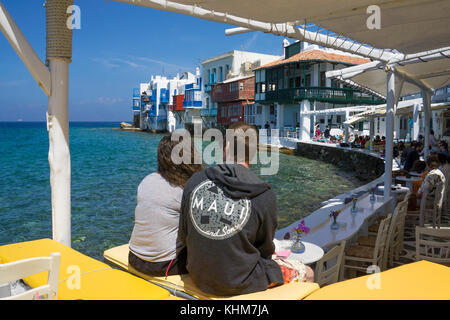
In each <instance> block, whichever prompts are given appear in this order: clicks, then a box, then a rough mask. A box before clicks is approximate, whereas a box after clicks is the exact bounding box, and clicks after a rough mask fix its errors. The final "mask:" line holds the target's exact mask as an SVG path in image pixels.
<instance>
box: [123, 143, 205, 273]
mask: <svg viewBox="0 0 450 320" xmlns="http://www.w3.org/2000/svg"><path fill="white" fill-rule="evenodd" d="M177 144H178V141H172V140H171V136H165V137H164V138H162V139H161V141H160V143H159V146H158V171H157V172H154V173H151V174H149V175H148V176H146V177H145V178H144V180H142V182H141V183H140V184H139V187H138V193H137V206H136V209H135V222H134V228H133V232H132V234H131V239H130V243H129V247H130V253H129V257H128V260H129V264H130V265H131V266H132V267H134V268H135V269H136V270H138V271H140V272H142V273H145V274H148V275H152V276H164V275H174V274H183V273H187V271H186V249H185V247H184V245H183V243H182V242H181V241H180V240H179V237H178V226H179V215H180V206H181V197H182V195H183V187H184V185H185V184H186V181H187V180H188V179H189V178H190V177H191V176H192V174H194V173H195V172H197V171H200V170H201V169H202V167H201V165H196V164H183V163H181V164H179V165H175V164H174V163H173V162H172V159H171V153H172V149H173V148H174V146H176V145H177ZM194 151H195V150H194V147H193V144H192V151H191V156H192V160H193V159H194ZM193 162H194V161H191V163H193Z"/></svg>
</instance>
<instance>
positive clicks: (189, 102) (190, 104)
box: [183, 100, 202, 108]
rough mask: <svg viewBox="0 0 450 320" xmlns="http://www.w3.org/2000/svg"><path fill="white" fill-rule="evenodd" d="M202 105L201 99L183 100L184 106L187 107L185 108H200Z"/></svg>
mask: <svg viewBox="0 0 450 320" xmlns="http://www.w3.org/2000/svg"><path fill="white" fill-rule="evenodd" d="M201 106H202V102H201V101H197V100H184V101H183V107H185V108H189V107H196V108H199V107H201Z"/></svg>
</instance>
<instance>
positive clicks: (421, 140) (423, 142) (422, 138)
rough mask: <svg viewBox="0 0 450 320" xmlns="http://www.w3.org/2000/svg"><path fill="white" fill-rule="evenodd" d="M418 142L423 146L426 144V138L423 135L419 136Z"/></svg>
mask: <svg viewBox="0 0 450 320" xmlns="http://www.w3.org/2000/svg"><path fill="white" fill-rule="evenodd" d="M417 142H420V143H421V144H425V137H424V136H423V135H421V134H419V137H418V139H417Z"/></svg>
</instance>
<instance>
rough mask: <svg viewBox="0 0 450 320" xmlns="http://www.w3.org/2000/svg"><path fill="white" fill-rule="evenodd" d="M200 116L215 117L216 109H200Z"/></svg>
mask: <svg viewBox="0 0 450 320" xmlns="http://www.w3.org/2000/svg"><path fill="white" fill-rule="evenodd" d="M200 116H202V117H216V116H217V108H203V109H200Z"/></svg>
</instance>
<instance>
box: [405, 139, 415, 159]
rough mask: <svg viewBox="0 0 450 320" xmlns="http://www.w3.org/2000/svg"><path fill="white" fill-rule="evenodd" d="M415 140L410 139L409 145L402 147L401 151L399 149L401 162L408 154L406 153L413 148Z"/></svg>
mask: <svg viewBox="0 0 450 320" xmlns="http://www.w3.org/2000/svg"><path fill="white" fill-rule="evenodd" d="M416 144H417V141H415V140H413V141H411V144H410V146H408V147H405V148H404V149H403V151H401V159H402V163H405V161H406V157H407V156H408V154H409V153H410V152H411V151H412V149H413V148H415V147H416Z"/></svg>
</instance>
